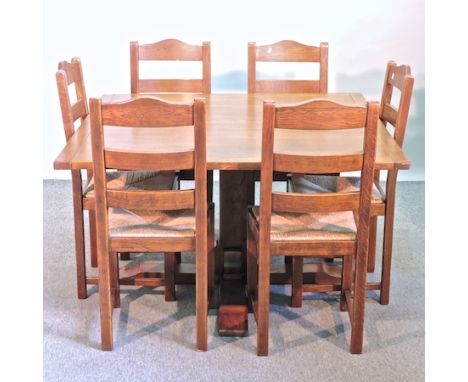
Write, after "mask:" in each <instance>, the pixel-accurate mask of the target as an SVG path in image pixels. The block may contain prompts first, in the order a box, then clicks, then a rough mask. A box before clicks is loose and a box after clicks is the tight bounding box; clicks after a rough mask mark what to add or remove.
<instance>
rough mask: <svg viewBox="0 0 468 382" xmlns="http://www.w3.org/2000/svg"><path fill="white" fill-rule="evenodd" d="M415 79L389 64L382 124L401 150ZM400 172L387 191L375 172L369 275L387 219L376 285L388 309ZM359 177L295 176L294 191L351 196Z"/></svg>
mask: <svg viewBox="0 0 468 382" xmlns="http://www.w3.org/2000/svg"><path fill="white" fill-rule="evenodd" d="M413 83H414V78H413V77H412V76H411V68H410V67H409V66H408V65H400V66H398V65H397V64H396V63H395V62H393V61H390V62H389V63H388V64H387V70H386V74H385V81H384V86H383V92H382V101H381V103H380V112H379V118H380V121H379V123H383V124H384V125H385V126H387V125H388V124H390V125H392V126H393V127H394V132H393V137H394V139H395V141H396V142H397V144H398V145H399V146H400V147H401V146H402V145H403V140H404V137H405V131H406V124H407V121H408V113H409V107H410V102H411V95H412V92H413ZM394 88H397V89H398V90H399V92H400V100H399V103H398V107H395V106H393V105H392V104H391V100H392V95H393V90H394ZM397 175H398V170H397V169H393V170H390V171H388V172H387V180H386V187H385V188H386V190H385V191H384V190H383V189H382V188H381V186H380V171H376V172H375V176H374V188H373V192H372V219H371V238H370V247H369V262H368V269H367V270H368V272H374V267H375V252H376V235H377V216H384V235H383V254H382V274H381V281H380V283H377V284H376V285H374V287H375V288H377V289H379V290H380V303H381V304H382V305H387V304H388V303H389V300H390V271H391V261H392V246H393V221H394V215H395V195H396V184H397ZM359 182H360V179H359V177H344V176H343V177H330V176H314V175H306V176H293V177H292V189H293V190H295V191H298V192H321V190H335V191H341V192H348V191H352V190H355V189H357V188H359Z"/></svg>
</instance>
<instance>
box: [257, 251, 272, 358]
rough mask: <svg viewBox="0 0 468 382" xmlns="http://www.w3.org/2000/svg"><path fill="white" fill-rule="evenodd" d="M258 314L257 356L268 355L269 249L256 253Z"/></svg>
mask: <svg viewBox="0 0 468 382" xmlns="http://www.w3.org/2000/svg"><path fill="white" fill-rule="evenodd" d="M257 304H258V313H257V355H259V356H267V355H268V332H269V324H270V322H269V320H270V249H269V248H262V245H261V243H260V247H259V252H258V300H257Z"/></svg>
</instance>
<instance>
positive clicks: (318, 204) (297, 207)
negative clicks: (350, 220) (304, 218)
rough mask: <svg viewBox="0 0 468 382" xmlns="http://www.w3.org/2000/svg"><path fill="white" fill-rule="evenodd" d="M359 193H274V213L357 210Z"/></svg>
mask: <svg viewBox="0 0 468 382" xmlns="http://www.w3.org/2000/svg"><path fill="white" fill-rule="evenodd" d="M359 199H360V194H359V192H349V193H326V194H302V193H295V192H273V193H272V209H273V211H287V212H338V211H350V210H357V209H358V208H359Z"/></svg>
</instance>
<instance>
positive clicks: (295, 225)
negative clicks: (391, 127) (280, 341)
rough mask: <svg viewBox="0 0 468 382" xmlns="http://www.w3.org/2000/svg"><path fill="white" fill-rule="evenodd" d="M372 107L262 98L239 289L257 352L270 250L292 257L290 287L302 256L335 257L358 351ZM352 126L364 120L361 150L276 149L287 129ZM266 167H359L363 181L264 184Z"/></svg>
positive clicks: (264, 333)
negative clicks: (255, 181) (317, 189)
mask: <svg viewBox="0 0 468 382" xmlns="http://www.w3.org/2000/svg"><path fill="white" fill-rule="evenodd" d="M377 115H378V104H377V103H376V102H369V103H368V106H367V107H355V106H345V105H341V104H339V103H335V102H333V101H329V100H321V99H315V100H311V101H307V102H305V103H302V104H299V105H295V106H286V107H277V106H275V103H274V102H271V101H265V102H264V106H263V135H262V164H261V189H260V207H251V208H249V211H248V227H247V293H248V295H249V297H250V298H249V300H250V308H251V309H252V310H253V312H254V314H255V318H256V321H257V328H258V331H257V353H258V355H268V331H269V298H270V297H269V293H270V288H269V287H270V260H271V256H285V255H288V256H293V259H294V261H293V288H298V287H300V284H301V283H302V266H301V265H302V258H303V257H316V258H327V257H328V258H329V257H336V256H340V257H342V258H343V268H342V283H341V300H340V308H341V309H342V310H348V312H349V316H350V320H351V352H352V353H361V352H362V343H363V326H364V304H365V294H366V276H367V273H366V267H367V249H368V248H367V247H368V237H369V221H370V195H371V189H372V181H373V173H374V162H375V146H376V126H377ZM360 127H365V133H364V139H363V146H361V147H363V149H362V151H361V152H356V151H355V150H354V151H350V152H339V153H336V155H324V154H322V155H321V156H311V155H306V153H304V154H302V155H299V154H293V153H291V152H289V153H288V152H287V150H283V151H282V150H281V149H282V145H281V142H282V139H287V136H285V133H286V134H288V133H290V132H291V129H296V130H298V129H300V130H314V129H353V128H360ZM285 129H287V132H285ZM275 136H277V138H276V139H275ZM342 139H344V138H342ZM317 145H320V143H319V142H317ZM273 171H281V172H293V173H315V174H321V173H330V172H342V171H360V172H361V174H362V179H363V181H362V183H361V188H360V189H359V190H357V191H354V192H350V193H347V194H338V193H329V194H300V193H291V192H272V181H273ZM296 259H299V260H300V263H299V264H297V263H296V261H295V260H296ZM257 260H258V264H257ZM353 261H354V263H355V269H354V280H352V275H353V266H352V264H353ZM257 286H258V287H257Z"/></svg>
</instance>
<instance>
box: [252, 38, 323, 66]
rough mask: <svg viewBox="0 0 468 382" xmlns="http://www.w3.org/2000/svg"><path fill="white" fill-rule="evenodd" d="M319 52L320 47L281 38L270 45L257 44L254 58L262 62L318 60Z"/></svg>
mask: <svg viewBox="0 0 468 382" xmlns="http://www.w3.org/2000/svg"><path fill="white" fill-rule="evenodd" d="M320 54H321V47H318V46H309V45H304V44H301V43H299V42H297V41H291V40H283V41H278V42H276V43H274V44H271V45H263V46H258V47H257V49H256V54H255V58H256V60H257V61H264V62H265V61H269V62H278V61H280V62H319V61H320Z"/></svg>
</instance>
